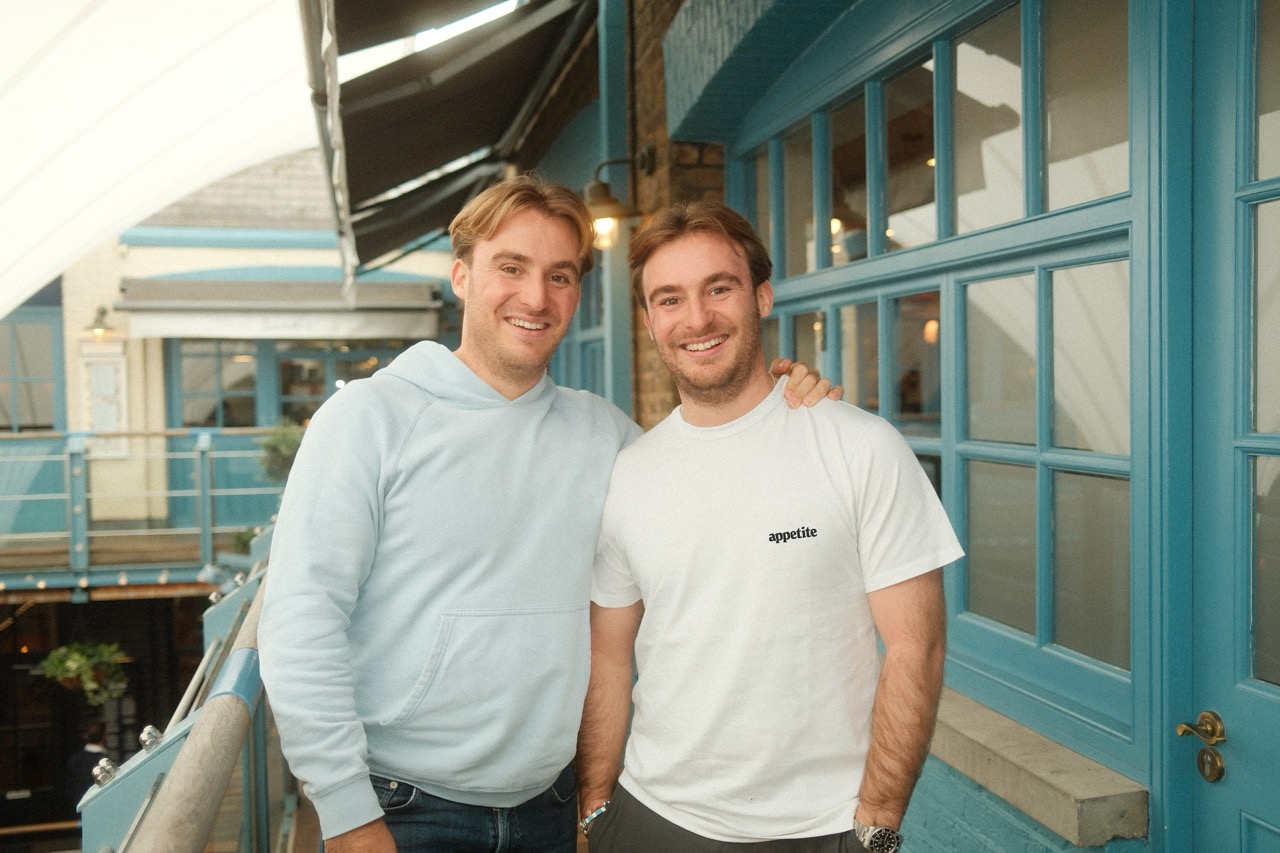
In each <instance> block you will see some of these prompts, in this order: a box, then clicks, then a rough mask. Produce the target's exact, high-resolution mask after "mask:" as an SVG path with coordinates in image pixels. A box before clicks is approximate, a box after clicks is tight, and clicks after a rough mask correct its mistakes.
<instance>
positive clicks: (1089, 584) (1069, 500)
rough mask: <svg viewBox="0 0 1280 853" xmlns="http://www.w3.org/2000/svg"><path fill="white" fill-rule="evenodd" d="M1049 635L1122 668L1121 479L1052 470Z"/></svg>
mask: <svg viewBox="0 0 1280 853" xmlns="http://www.w3.org/2000/svg"><path fill="white" fill-rule="evenodd" d="M1053 641H1054V642H1055V643H1057V644H1058V645H1060V646H1065V647H1067V648H1069V649H1074V650H1075V651H1077V652H1080V653H1081V654H1084V655H1088V656H1089V657H1092V658H1097V659H1098V660H1101V661H1106V662H1107V663H1109V664H1112V665H1114V666H1118V667H1120V668H1121V669H1124V670H1128V669H1129V666H1130V664H1129V481H1128V480H1123V479H1120V478H1118V477H1099V476H1093V475H1088V474H1070V473H1066V472H1063V471H1058V472H1055V473H1054V475H1053Z"/></svg>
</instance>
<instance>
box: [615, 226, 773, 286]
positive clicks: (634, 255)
mask: <svg viewBox="0 0 1280 853" xmlns="http://www.w3.org/2000/svg"><path fill="white" fill-rule="evenodd" d="M690 234H719V235H720V236H721V237H724V238H725V239H727V240H729V242H731V243H733V244H734V245H736V246H737V247H738V249H739V251H741V252H742V254H743V257H745V258H746V261H747V268H748V269H749V270H750V271H751V285H752V286H753V287H759V286H760V285H761V284H763V283H764V282H766V281H768V280H769V278H770V276H772V275H773V261H771V260H769V252H768V250H766V249H765V247H764V243H762V242H761V241H760V237H759V236H758V235H757V234H756V232H755V229H754V228H752V227H751V223H750V222H748V221H747V220H746V219H745V218H744V217H743V216H742V214H740V213H738V212H737V211H736V210H734V209H733V208H731V207H729V206H728V205H727V204H723V203H721V202H718V201H690V202H685V203H683V204H675V205H672V206H670V207H666V208H663V209H662V210H660V211H658V212H657V213H656V214H655V215H654V217H653V219H652V220H650V222H649V224H648V225H646V226H645V227H644V229H643V230H642V231H640V233H638V234H636V235H635V236H634V237H632V238H631V249H630V251H628V252H627V264H628V265H629V266H630V267H631V290H632V292H633V293H635V295H636V299H637V300H638V301H639V302H640V306H641V307H642V308H644V310H645V311H648V310H649V308H648V306H646V305H645V304H644V293H643V291H642V290H641V287H640V281H641V279H642V278H643V276H644V265H645V264H646V263H648V261H649V258H650V257H652V256H653V253H654V252H656V251H658V250H659V249H661V248H662V247H663V246H665V245H667V244H668V243H671V242H674V241H675V240H678V239H680V238H681V237H687V236H689V235H690Z"/></svg>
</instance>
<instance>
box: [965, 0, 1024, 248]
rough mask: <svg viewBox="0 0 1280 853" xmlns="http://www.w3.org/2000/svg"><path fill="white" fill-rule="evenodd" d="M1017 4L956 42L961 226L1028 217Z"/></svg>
mask: <svg viewBox="0 0 1280 853" xmlns="http://www.w3.org/2000/svg"><path fill="white" fill-rule="evenodd" d="M1018 10H1019V6H1016V5H1015V6H1011V7H1010V8H1008V9H1006V10H1005V11H1003V12H1001V13H1000V14H999V15H996V16H995V17H994V18H992V19H991V20H989V21H987V22H986V23H984V24H982V25H981V26H978V27H975V28H974V29H972V30H970V31H969V32H968V33H966V34H965V35H964V36H962V37H961V38H960V39H959V40H958V41H957V42H956V48H955V51H956V57H955V64H956V91H955V107H954V110H955V182H956V230H957V232H958V233H961V234H963V233H965V232H967V231H976V230H978V229H980V228H987V227H989V226H992V225H999V224H1000V223H1002V222H1011V221H1013V220H1015V219H1019V218H1021V217H1022V212H1023V203H1022V200H1023V188H1024V187H1023V162H1022V32H1021V24H1020V20H1021V18H1020V15H1019V12H1018Z"/></svg>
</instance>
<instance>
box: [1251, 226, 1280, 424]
mask: <svg viewBox="0 0 1280 853" xmlns="http://www.w3.org/2000/svg"><path fill="white" fill-rule="evenodd" d="M1254 218H1255V222H1254V231H1253V244H1254V246H1256V247H1257V248H1256V249H1255V250H1254V251H1255V253H1256V254H1257V260H1256V265H1257V272H1256V273H1255V274H1256V276H1257V281H1256V282H1255V283H1254V297H1253V298H1254V328H1253V342H1254V343H1253V349H1254V368H1253V376H1254V379H1253V411H1254V416H1253V418H1254V421H1253V422H1254V429H1255V430H1257V431H1258V432H1269V433H1280V244H1277V242H1276V240H1275V235H1276V234H1280V202H1277V201H1273V202H1271V203H1270V204H1263V205H1259V206H1258V208H1257V211H1256V213H1255V214H1254Z"/></svg>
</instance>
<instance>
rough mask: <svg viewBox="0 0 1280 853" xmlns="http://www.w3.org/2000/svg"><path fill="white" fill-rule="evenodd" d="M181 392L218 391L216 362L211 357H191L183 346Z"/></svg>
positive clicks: (209, 392)
mask: <svg viewBox="0 0 1280 853" xmlns="http://www.w3.org/2000/svg"><path fill="white" fill-rule="evenodd" d="M182 393H183V394H184V395H187V394H216V393H218V362H217V361H215V360H214V359H212V358H191V357H189V356H187V354H186V348H185V347H184V348H183V356H182Z"/></svg>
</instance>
